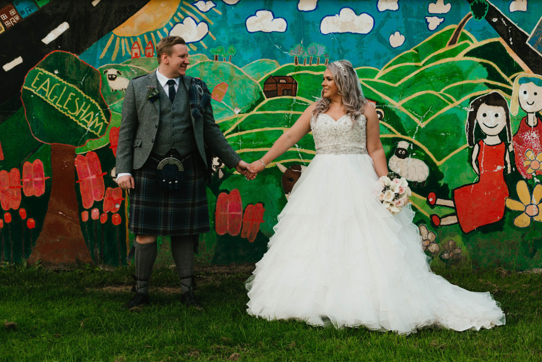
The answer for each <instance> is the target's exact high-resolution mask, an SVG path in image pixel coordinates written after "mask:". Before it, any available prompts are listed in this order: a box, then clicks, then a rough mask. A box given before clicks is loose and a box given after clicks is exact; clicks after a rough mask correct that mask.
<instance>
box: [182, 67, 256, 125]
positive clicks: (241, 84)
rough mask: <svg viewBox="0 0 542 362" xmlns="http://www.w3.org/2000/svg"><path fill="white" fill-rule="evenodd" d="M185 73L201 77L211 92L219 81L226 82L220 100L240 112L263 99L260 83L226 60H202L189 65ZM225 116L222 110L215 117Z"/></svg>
mask: <svg viewBox="0 0 542 362" xmlns="http://www.w3.org/2000/svg"><path fill="white" fill-rule="evenodd" d="M187 74H188V75H190V76H192V77H198V78H201V79H203V80H204V81H205V83H206V84H207V86H208V87H209V91H210V92H211V93H212V92H213V89H214V87H216V86H217V85H218V84H219V83H222V82H225V83H227V84H228V91H227V92H226V95H225V96H224V98H223V99H222V102H223V103H224V104H225V105H227V106H228V107H229V108H231V109H235V108H239V109H240V113H247V112H250V110H251V109H253V108H254V107H255V106H256V105H257V104H258V103H260V102H261V101H262V100H263V99H264V95H263V90H262V88H261V87H260V85H259V84H258V83H256V82H255V81H254V80H252V79H251V78H250V77H249V76H247V74H246V73H245V72H244V71H243V70H242V69H241V68H239V67H237V66H235V65H233V64H231V63H228V62H214V61H202V62H199V63H198V64H196V65H194V66H192V67H190V68H189V69H188V71H187ZM225 116H227V115H226V112H222V113H221V116H220V117H215V118H216V119H220V118H222V117H225Z"/></svg>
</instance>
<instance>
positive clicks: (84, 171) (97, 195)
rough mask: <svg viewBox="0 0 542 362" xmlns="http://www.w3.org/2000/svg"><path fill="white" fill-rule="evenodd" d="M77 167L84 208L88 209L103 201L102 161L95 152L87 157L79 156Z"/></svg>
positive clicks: (76, 161)
mask: <svg viewBox="0 0 542 362" xmlns="http://www.w3.org/2000/svg"><path fill="white" fill-rule="evenodd" d="M75 167H76V168H77V176H78V177H79V181H77V183H79V184H80V190H81V199H82V200H83V207H84V208H86V209H88V208H90V207H91V206H92V204H93V203H94V201H101V200H102V199H103V195H104V192H105V183H104V177H103V176H104V175H105V174H106V172H102V165H101V164H100V159H99V158H98V155H97V154H96V153H95V152H89V153H87V156H86V157H85V156H83V155H77V157H76V158H75Z"/></svg>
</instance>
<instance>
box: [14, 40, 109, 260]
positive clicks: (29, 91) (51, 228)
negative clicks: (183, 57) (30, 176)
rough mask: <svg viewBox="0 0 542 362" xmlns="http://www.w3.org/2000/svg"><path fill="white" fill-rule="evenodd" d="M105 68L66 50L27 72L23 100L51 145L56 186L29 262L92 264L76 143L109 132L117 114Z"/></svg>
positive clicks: (36, 130)
mask: <svg viewBox="0 0 542 362" xmlns="http://www.w3.org/2000/svg"><path fill="white" fill-rule="evenodd" d="M101 88H102V78H101V75H100V72H99V71H98V70H97V69H95V68H93V67H92V66H90V65H88V64H87V63H85V62H83V61H81V60H80V59H79V58H77V57H76V56H75V55H73V54H71V53H67V52H64V51H54V52H52V53H49V54H48V55H47V56H46V57H45V58H44V59H43V60H42V61H41V62H39V63H38V64H37V65H36V66H35V67H34V68H32V69H31V70H30V71H29V72H28V74H27V75H26V78H25V82H24V84H23V89H22V96H21V98H22V101H23V104H24V107H25V114H26V120H27V121H28V124H29V126H30V129H31V130H32V134H33V135H34V137H35V138H36V139H37V140H38V141H40V142H42V143H46V144H50V145H51V169H52V175H51V177H52V186H51V195H50V198H49V205H48V209H47V214H46V215H45V220H44V222H43V227H42V230H41V233H40V235H39V237H38V239H37V241H36V245H35V247H34V249H33V250H32V254H31V255H30V258H29V259H28V261H29V263H31V264H32V263H36V262H37V261H38V260H42V261H43V262H45V263H55V264H58V263H62V264H75V263H77V262H83V263H91V262H92V259H91V257H90V253H89V251H88V249H87V246H86V244H85V239H84V237H83V233H82V231H81V226H80V223H79V212H78V208H79V205H78V202H77V195H76V192H75V148H76V147H81V146H83V145H85V144H86V143H87V142H88V141H90V140H92V139H97V138H101V137H102V136H104V135H105V134H106V131H107V127H108V125H109V121H110V118H111V113H110V111H109V109H108V106H107V104H106V103H105V100H104V99H103V96H102V93H101Z"/></svg>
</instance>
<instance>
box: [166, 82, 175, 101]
mask: <svg viewBox="0 0 542 362" xmlns="http://www.w3.org/2000/svg"><path fill="white" fill-rule="evenodd" d="M166 84H168V85H169V92H168V93H169V100H170V101H171V103H173V100H174V99H175V81H174V80H173V79H170V80H168V81H167V83H166Z"/></svg>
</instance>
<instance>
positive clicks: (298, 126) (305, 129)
mask: <svg viewBox="0 0 542 362" xmlns="http://www.w3.org/2000/svg"><path fill="white" fill-rule="evenodd" d="M314 107H315V104H311V105H310V106H309V107H307V109H305V111H304V112H303V114H302V115H301V116H300V117H299V119H298V120H297V121H296V122H295V123H294V125H293V126H292V127H290V128H289V129H288V130H287V131H286V132H284V133H283V134H282V136H280V137H279V138H278V139H277V140H276V141H275V143H274V144H273V146H272V147H271V149H270V150H269V151H267V153H266V154H265V155H264V156H263V157H262V158H261V161H263V163H265V164H266V165H269V164H270V163H271V162H273V160H274V159H276V158H277V157H279V156H280V155H282V154H283V153H284V152H286V151H288V150H289V149H290V147H292V146H293V145H295V144H296V143H297V142H298V141H299V140H300V139H301V138H302V137H303V136H305V135H306V134H307V133H309V132H310V130H311V124H310V121H311V115H312V110H313V109H314ZM261 161H260V160H258V161H254V162H253V163H252V164H251V167H252V169H253V170H254V171H255V172H256V173H258V172H261V171H263V169H264V168H265V167H264V164H263V163H262V162H261Z"/></svg>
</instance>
